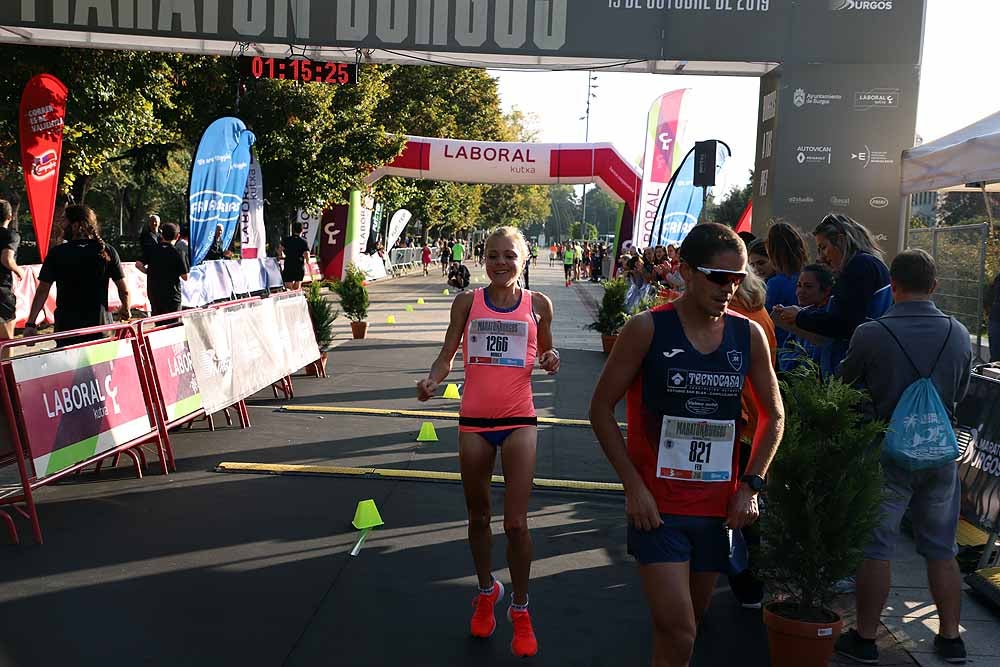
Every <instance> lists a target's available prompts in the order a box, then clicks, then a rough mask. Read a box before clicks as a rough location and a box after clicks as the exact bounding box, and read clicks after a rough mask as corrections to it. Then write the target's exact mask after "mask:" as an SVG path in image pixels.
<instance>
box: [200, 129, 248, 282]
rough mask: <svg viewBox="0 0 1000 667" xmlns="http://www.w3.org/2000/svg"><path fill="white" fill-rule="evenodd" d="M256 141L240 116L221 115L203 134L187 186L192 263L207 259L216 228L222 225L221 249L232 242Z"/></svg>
mask: <svg viewBox="0 0 1000 667" xmlns="http://www.w3.org/2000/svg"><path fill="white" fill-rule="evenodd" d="M256 140H257V138H256V137H255V136H254V134H253V132H251V131H250V130H248V129H247V126H246V125H245V124H244V123H243V121H241V120H240V119H239V118H220V119H218V120H216V121H215V122H213V123H212V124H211V125H209V126H208V129H206V130H205V134H203V135H202V137H201V142H200V143H199V144H198V152H197V154H196V155H195V158H194V164H193V165H192V167H191V184H190V186H189V188H188V193H189V208H188V219H189V220H190V222H191V265H192V266H194V265H195V264H199V263H201V262H202V261H203V260H204V259H205V256H206V255H207V254H208V251H209V248H211V247H212V242H213V241H214V239H215V232H216V228H217V227H220V226H221V228H222V238H221V245H222V248H223V249H225V248H228V247H229V244H230V243H231V242H232V240H233V236H234V235H235V234H236V229H237V227H238V226H239V219H240V208H241V207H242V205H243V194H244V191H245V190H246V186H247V178H248V177H249V175H250V147H251V146H253V144H254V142H255V141H256Z"/></svg>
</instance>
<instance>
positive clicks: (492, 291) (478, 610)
mask: <svg viewBox="0 0 1000 667" xmlns="http://www.w3.org/2000/svg"><path fill="white" fill-rule="evenodd" d="M527 260H528V245H527V243H526V242H525V240H524V237H523V236H522V235H521V232H520V231H518V230H517V229H516V228H514V227H501V228H500V229H497V230H496V231H494V232H493V233H492V234H490V236H489V238H487V239H486V275H487V277H488V278H489V280H490V284H489V285H488V286H486V287H484V288H480V289H477V290H474V291H472V292H465V293H462V294H459V295H458V296H456V297H455V301H454V303H453V304H452V307H451V323H450V324H449V325H448V332H447V333H446V334H445V339H444V345H443V346H442V347H441V352H440V354H438V357H437V359H436V360H435V361H434V364H433V366H431V370H430V373H429V374H428V376H427V378H425V379H424V380H421V381H420V382H418V383H417V398H418V399H419V400H420V401H426V400H428V399H429V398H430V397H431V396H433V395H434V393H435V391H437V388H438V386H439V385H440V384H441V383H442V382H444V380H445V378H447V377H448V374H449V373H450V372H451V366H452V363H453V362H454V360H455V354H456V353H457V352H458V347H459V345H461V346H462V358H463V359H464V360H465V390H464V394H463V396H462V405H461V408H460V409H459V422H458V424H459V426H458V430H459V436H458V446H459V463H460V467H461V476H462V485H463V487H464V489H465V504H466V508H467V509H468V513H469V546H470V548H471V549H472V559H473V561H474V563H475V567H476V575H477V577H478V579H479V594H478V595H477V596H476V598H475V599H474V600H473V607H474V612H473V615H472V621H471V624H470V630H471V634H472V636H473V637H480V638H487V637H490V636H492V635H493V632H494V630H495V629H496V619H495V617H494V614H493V607H494V606H495V605H496V604H497V603H499V602H500V600H501V599H502V598H503V594H504V587H503V584H501V583H500V582H499V581H498V580H497V579H496V578H495V577H494V576H493V574H492V569H493V562H492V553H491V547H492V541H493V534H492V531H491V529H490V519H491V509H490V480H491V477H492V475H493V466H494V464H495V462H496V457H497V453H498V452H499V453H500V457H501V460H502V464H503V472H504V484H505V492H504V522H503V523H504V532H505V533H506V535H507V564H508V566H509V568H510V574H511V579H512V582H511V584H512V588H513V593H512V595H511V605H510V607H509V608H508V610H507V618H508V619H509V620H510V621H511V623H512V624H513V626H514V637H513V641H512V642H511V651H512V652H513V653H514V655H516V656H518V657H526V656H531V655H535V653H537V652H538V641H537V639H536V638H535V633H534V630H533V628H532V625H531V616H530V614H529V613H528V580H529V577H530V574H531V557H532V544H531V535H530V534H529V532H528V499H529V495H530V493H531V486H532V480H533V479H534V473H535V447H536V444H537V440H538V429H537V424H538V419H537V417H536V415H535V406H534V401H533V398H532V393H531V372H532V369H533V368H534V366H535V363H536V360H537V363H538V365H539V366H541V368H542V369H543V370H545V371H548V373H549V374H550V375H554V374H555V373H557V372H558V371H559V352H558V351H557V350H556V349H555V348H554V347H553V346H552V316H553V310H552V301H550V300H549V298H548V297H547V296H545V295H544V294H541V293H539V292H531V291H528V290H526V289H522V288H520V287H518V279H519V278H520V276H521V273H522V271H523V270H524V266H525V263H526V262H527Z"/></svg>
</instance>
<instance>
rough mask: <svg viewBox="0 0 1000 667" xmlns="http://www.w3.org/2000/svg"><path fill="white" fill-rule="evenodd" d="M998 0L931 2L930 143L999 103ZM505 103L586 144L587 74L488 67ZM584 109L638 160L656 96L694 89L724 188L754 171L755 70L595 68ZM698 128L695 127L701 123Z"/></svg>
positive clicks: (924, 85) (549, 135)
mask: <svg viewBox="0 0 1000 667" xmlns="http://www.w3.org/2000/svg"><path fill="white" fill-rule="evenodd" d="M998 25H1000V0H928V4H927V23H926V30H925V35H924V53H923V68H922V71H921V83H920V100H919V105H918V110H917V134H918V135H919V136H920V137H922V138H923V140H924V141H932V140H934V139H937V138H938V137H941V136H944V135H946V134H948V133H950V132H953V131H955V130H958V129H961V128H963V127H965V126H966V125H970V124H971V123H974V122H975V121H977V120H979V119H980V118H983V117H984V116H988V115H990V114H992V113H995V112H997V111H1000V86H998V85H996V82H995V80H993V79H992V77H991V76H990V75H991V73H992V69H993V68H992V65H993V64H994V63H995V62H996V55H995V51H994V49H995V48H996V46H995V45H996V41H997V35H996V28H997V26H998ZM492 74H493V75H494V76H496V77H497V79H498V81H499V88H500V98H501V101H502V103H503V106H504V108H505V110H508V111H509V110H510V109H512V108H514V107H516V108H518V109H520V110H521V111H523V112H525V113H528V114H531V115H532V116H533V118H532V122H531V123H530V124H531V126H532V127H533V129H535V130H536V131H537V132H538V141H541V142H552V143H559V142H567V143H570V142H573V143H576V142H583V141H585V139H586V123H585V121H583V120H580V118H581V117H582V116H584V115H585V111H586V102H587V78H588V76H590V73H588V72H493V73H492ZM596 76H597V81H596V84H597V88H596V90H594V91H593V92H595V93H596V94H597V97H596V98H593V100H592V104H591V109H590V133H589V140H590V141H599V142H610V143H612V144H614V145H615V146H616V147H617V148H618V150H619V152H621V153H622V155H623V156H624V157H626V158H628V159H631V160H632V161H633V162H635V163H636V164H641V161H642V154H643V144H644V141H645V127H646V115H647V113H648V111H649V106H650V104H651V103H652V102H653V100H654V99H656V98H657V97H659V96H660V95H662V94H663V93H665V92H668V91H671V90H676V89H678V88H690V89H693V90H694V91H695V95H696V96H697V105H698V108H699V109H702V110H703V113H702V114H701V116H702V117H701V118H700V119H699V127H698V128H697V129H695V130H694V131H695V132H697V134H699V135H703V136H699V138H708V135H710V134H714V135H716V138H719V139H722V140H724V141H726V143H728V144H729V145H730V147H731V148H732V150H733V157H732V159H731V161H730V163H729V164H728V165H727V168H726V170H725V172H724V173H723V174H722V177H723V179H724V180H723V182H722V183H720V185H721V186H722V187H721V188H717V190H716V192H717V193H719V194H721V192H724V191H725V189H728V188H727V186H729V185H743V184H744V183H745V182H746V181H747V175H748V173H749V172H750V170H752V169H753V163H754V148H755V145H756V138H757V127H756V125H757V103H758V93H759V80H758V79H756V78H752V77H746V78H744V77H698V76H666V75H656V74H626V73H610V72H599V73H597V74H596ZM699 130H700V131H699Z"/></svg>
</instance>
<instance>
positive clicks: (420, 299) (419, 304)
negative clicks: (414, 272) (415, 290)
mask: <svg viewBox="0 0 1000 667" xmlns="http://www.w3.org/2000/svg"><path fill="white" fill-rule="evenodd" d="M417 305H418V306H422V305H424V297H420V298H419V299H417Z"/></svg>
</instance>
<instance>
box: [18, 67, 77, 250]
mask: <svg viewBox="0 0 1000 667" xmlns="http://www.w3.org/2000/svg"><path fill="white" fill-rule="evenodd" d="M68 92H69V91H68V90H67V89H66V86H65V85H64V84H63V82H62V81H60V80H59V79H57V78H56V77H54V76H52V75H51V74H39V75H38V76H36V77H34V78H33V79H31V81H29V82H28V85H26V86H25V87H24V93H23V94H22V95H21V110H20V114H19V116H20V134H21V167H22V168H23V170H24V185H25V189H26V190H27V192H28V206H29V207H30V209H31V221H32V225H33V226H34V228H35V238H36V239H38V252H39V254H41V256H42V260H44V259H45V255H46V254H48V252H49V237H50V235H51V234H52V218H53V216H54V214H55V208H56V193H57V192H58V191H59V164H60V162H61V160H62V143H63V125H64V122H65V119H66V96H67V95H68Z"/></svg>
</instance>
